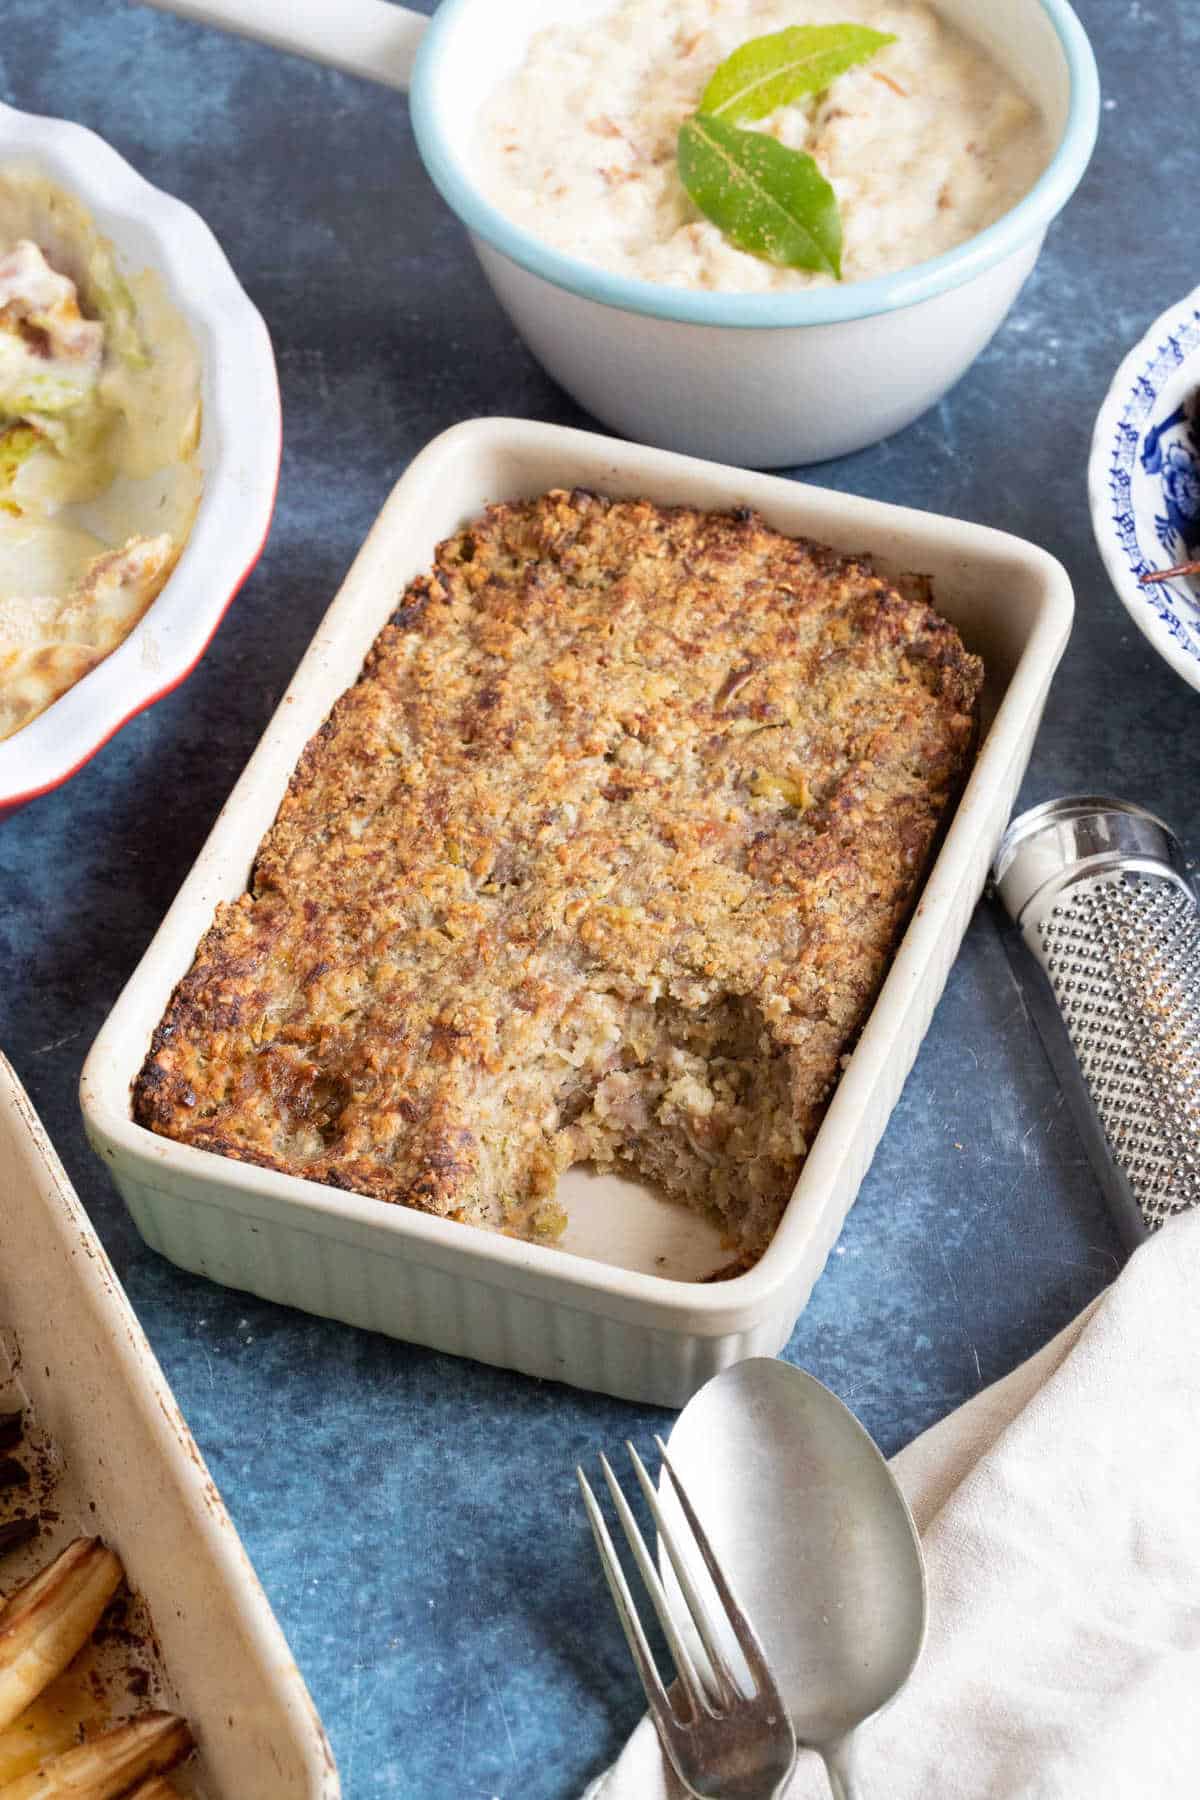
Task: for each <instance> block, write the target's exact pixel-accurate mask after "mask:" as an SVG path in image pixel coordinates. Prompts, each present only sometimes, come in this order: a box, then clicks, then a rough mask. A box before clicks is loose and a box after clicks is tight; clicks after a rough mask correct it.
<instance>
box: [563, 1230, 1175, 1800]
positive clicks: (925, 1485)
mask: <svg viewBox="0 0 1200 1800" xmlns="http://www.w3.org/2000/svg"><path fill="white" fill-rule="evenodd" d="M892 1467H893V1468H894V1470H895V1472H896V1475H897V1478H898V1479H899V1481H900V1484H901V1486H902V1487H903V1489H904V1491H905V1493H906V1494H907V1496H908V1500H909V1503H910V1505H911V1506H912V1508H913V1512H914V1514H915V1515H916V1520H917V1525H918V1527H919V1529H920V1532H921V1537H922V1541H923V1543H924V1546H925V1556H926V1561H927V1565H928V1571H929V1638H928V1642H927V1644H926V1647H925V1653H924V1656H923V1658H922V1660H921V1663H920V1665H919V1666H918V1669H917V1671H916V1674H915V1675H914V1676H913V1679H912V1681H911V1682H910V1683H909V1685H908V1687H907V1688H906V1689H905V1690H904V1692H903V1693H902V1694H901V1696H900V1698H899V1699H898V1700H897V1701H896V1703H895V1704H894V1705H893V1706H892V1707H890V1708H889V1709H888V1711H886V1712H885V1713H883V1714H882V1715H881V1716H880V1717H879V1718H877V1719H875V1720H873V1721H872V1722H871V1723H869V1724H868V1725H866V1726H865V1727H864V1728H863V1730H862V1733H861V1752H860V1776H859V1779H860V1787H861V1795H862V1800H1016V1797H1017V1796H1020V1797H1021V1800H1171V1797H1174V1796H1178V1797H1179V1800H1197V1797H1198V1796H1200V1215H1193V1216H1191V1217H1186V1218H1181V1219H1179V1220H1176V1221H1174V1222H1173V1223H1172V1224H1170V1225H1168V1226H1167V1227H1166V1228H1165V1229H1164V1230H1163V1231H1161V1232H1159V1233H1158V1235H1157V1236H1156V1237H1155V1238H1154V1239H1153V1240H1152V1241H1151V1242H1150V1243H1148V1244H1147V1245H1145V1246H1144V1247H1143V1248H1142V1249H1140V1250H1139V1251H1138V1252H1137V1253H1136V1255H1135V1256H1134V1257H1133V1258H1132V1259H1131V1261H1130V1262H1129V1263H1128V1265H1127V1266H1126V1268H1125V1270H1124V1272H1123V1273H1122V1275H1121V1276H1120V1277H1119V1278H1118V1280H1117V1281H1116V1282H1115V1283H1114V1285H1113V1286H1112V1287H1111V1288H1109V1289H1108V1290H1107V1291H1106V1292H1105V1293H1104V1294H1102V1295H1101V1296H1100V1297H1099V1299H1097V1300H1096V1301H1094V1302H1093V1303H1092V1305H1091V1306H1090V1307H1089V1308H1088V1309H1087V1311H1086V1312H1084V1313H1083V1314H1082V1315H1081V1317H1080V1318H1078V1319H1076V1321H1075V1322H1074V1324H1072V1325H1070V1326H1068V1327H1067V1329H1066V1330H1065V1331H1063V1332H1061V1333H1060V1335H1059V1336H1058V1337H1057V1338H1055V1339H1054V1341H1053V1342H1052V1343H1050V1344H1048V1345H1047V1346H1046V1348H1045V1349H1044V1350H1042V1351H1040V1352H1039V1353H1038V1355H1036V1356H1035V1357H1033V1358H1032V1360H1031V1361H1029V1362H1027V1363H1026V1364H1024V1366H1023V1367H1022V1368H1019V1369H1017V1370H1016V1371H1014V1373H1013V1374H1011V1375H1009V1376H1008V1377H1007V1378H1006V1379H1005V1380H1003V1381H1001V1382H998V1383H997V1385H996V1386H995V1387H992V1388H988V1389H986V1390H985V1391H984V1392H983V1393H981V1394H979V1395H977V1396H976V1397H975V1399H973V1400H971V1401H969V1402H968V1403H967V1404H966V1405H965V1406H963V1407H961V1408H960V1409H959V1410H958V1412H956V1413H953V1414H951V1416H950V1417H949V1418H947V1419H943V1420H942V1421H941V1423H940V1424H938V1425H935V1426H934V1427H933V1429H932V1430H930V1431H927V1432H925V1434H924V1435H923V1436H922V1437H919V1438H917V1439H916V1440H915V1442H914V1443H912V1444H910V1445H909V1446H908V1447H907V1449H905V1450H902V1451H901V1452H900V1454H899V1455H898V1456H897V1457H896V1458H895V1460H894V1462H893V1464H892ZM681 1792H682V1790H681V1789H680V1788H679V1787H678V1784H677V1783H675V1781H674V1779H673V1778H670V1777H669V1776H668V1773H667V1771H666V1769H665V1765H664V1763H663V1758H662V1753H661V1751H660V1749H659V1745H658V1739H657V1737H656V1736H655V1733H654V1729H653V1727H652V1726H651V1724H650V1722H649V1720H648V1719H644V1720H643V1721H642V1723H641V1724H640V1725H639V1726H638V1728H637V1730H636V1731H635V1733H634V1734H633V1737H632V1738H631V1739H630V1741H629V1743H628V1744H627V1745H626V1747H625V1750H624V1752H623V1753H622V1755H621V1757H620V1759H619V1760H618V1762H617V1763H616V1764H615V1765H614V1767H613V1768H612V1769H610V1770H609V1771H608V1773H607V1774H606V1775H603V1776H601V1777H600V1779H599V1780H598V1781H596V1782H594V1783H593V1784H592V1786H591V1787H590V1788H589V1790H588V1794H587V1796H585V1800H667V1797H669V1800H675V1797H676V1796H677V1795H679V1794H681ZM828 1795H829V1788H828V1786H827V1784H826V1782H825V1777H824V1774H823V1771H822V1769H821V1765H820V1763H819V1762H818V1761H817V1760H816V1758H815V1757H813V1756H812V1755H811V1753H808V1752H802V1754H801V1756H800V1759H799V1761H798V1763H797V1766H796V1771H795V1774H794V1775H793V1777H792V1780H791V1782H790V1783H789V1785H788V1787H787V1789H786V1800H828Z"/></svg>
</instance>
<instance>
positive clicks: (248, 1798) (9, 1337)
mask: <svg viewBox="0 0 1200 1800" xmlns="http://www.w3.org/2000/svg"><path fill="white" fill-rule="evenodd" d="M10 1376H11V1379H12V1381H13V1383H14V1384H15V1387H16V1389H18V1390H19V1391H20V1394H21V1395H22V1397H23V1399H24V1401H26V1402H27V1403H28V1406H29V1410H30V1413H31V1415H32V1418H33V1421H34V1424H35V1425H36V1427H37V1429H38V1431H39V1432H44V1433H45V1434H47V1435H48V1437H49V1438H50V1440H51V1442H52V1443H53V1445H54V1448H55V1450H56V1452H57V1453H58V1454H59V1455H60V1456H61V1458H62V1468H61V1473H60V1475H59V1476H58V1478H57V1479H56V1481H55V1487H54V1514H55V1521H54V1525H53V1530H52V1531H50V1532H49V1533H45V1532H44V1533H43V1536H42V1537H41V1538H40V1539H39V1540H38V1542H37V1544H36V1545H35V1546H32V1547H31V1549H30V1550H29V1551H27V1552H24V1553H23V1554H24V1555H25V1556H26V1558H27V1559H28V1558H29V1557H30V1556H32V1558H33V1562H34V1566H40V1564H41V1562H43V1561H45V1560H48V1558H49V1556H50V1554H52V1553H53V1552H54V1551H55V1550H57V1549H58V1548H61V1546H62V1543H64V1542H66V1541H67V1540H69V1538H70V1537H72V1536H74V1535H75V1534H76V1533H78V1532H80V1531H82V1532H86V1533H88V1534H92V1533H99V1534H100V1535H101V1536H102V1537H103V1538H104V1540H105V1542H106V1543H108V1544H109V1545H111V1547H112V1548H113V1549H114V1550H115V1551H116V1552H117V1554H118V1555H119V1556H120V1558H121V1560H122V1562H123V1563H124V1565H125V1571H126V1574H127V1576H128V1579H129V1583H130V1586H131V1587H132V1588H133V1589H134V1590H135V1592H136V1593H138V1594H139V1595H140V1596H141V1597H142V1599H143V1600H144V1601H145V1604H146V1606H147V1608H148V1610H149V1614H150V1620H151V1623H152V1625H153V1629H154V1635H155V1637H156V1639H157V1641H158V1646H159V1649H160V1651H161V1662H162V1665H163V1669H164V1672H165V1680H166V1683H167V1689H168V1691H167V1693H166V1695H165V1696H164V1697H165V1698H166V1699H167V1700H168V1701H169V1703H170V1704H171V1706H172V1707H173V1708H174V1709H175V1710H176V1711H178V1712H182V1713H184V1714H185V1715H186V1716H187V1718H188V1720H189V1722H190V1723H191V1726H192V1729H193V1731H194V1733H195V1735H196V1738H197V1741H198V1744H199V1749H200V1759H199V1763H198V1766H197V1768H196V1770H195V1772H194V1776H193V1778H192V1781H191V1782H190V1783H189V1787H188V1791H189V1792H191V1791H193V1787H194V1790H195V1791H196V1792H198V1793H201V1794H203V1796H204V1800H338V1796H339V1795H340V1793H341V1788H340V1785H339V1782H338V1776H337V1771H336V1769H335V1767H334V1763H333V1756H332V1753H331V1751H330V1748H329V1742H328V1739H327V1738H326V1736H325V1733H324V1731H323V1729H322V1727H321V1723H320V1720H319V1719H318V1717H317V1715H316V1712H315V1710H314V1708H313V1704H312V1701H311V1700H310V1698H309V1696H308V1691H307V1689H306V1688H305V1685H304V1682H303V1680H302V1678H301V1676H300V1672H299V1670H298V1669H297V1667H296V1664H295V1662H294V1660H293V1658H292V1656H291V1653H290V1652H289V1650H288V1647H287V1644H286V1642H285V1640H284V1637H283V1634H282V1632H281V1631H280V1629H279V1626H278V1625H277V1623H276V1621H275V1618H274V1615H273V1614H272V1612H271V1608H270V1606H269V1605H268V1603H267V1598H266V1595H265V1594H264V1593H263V1591H262V1589H261V1587H260V1586H259V1584H258V1579H257V1577H256V1576H255V1574H254V1571H253V1569H252V1568H251V1566H250V1562H249V1560H248V1558H247V1556H246V1553H245V1551H244V1550H243V1548H242V1545H241V1542H240V1540H239V1538H238V1535H237V1532H236V1531H235V1530H234V1527H233V1523H232V1521H231V1519H230V1517H229V1514H228V1513H227V1512H226V1510H225V1507H224V1505H223V1504H222V1502H221V1498H220V1495H219V1494H218V1493H217V1490H216V1487H215V1486H214V1484H213V1480H212V1477H211V1476H210V1475H209V1472H208V1470H207V1469H206V1468H205V1466H204V1460H203V1458H202V1457H201V1455H200V1452H199V1450H198V1449H197V1447H196V1443H195V1440H194V1438H193V1437H192V1435H191V1433H190V1432H189V1430H188V1428H187V1426H186V1424H185V1423H184V1420H183V1417H182V1415H181V1413H180V1411H179V1408H178V1406H177V1405H176V1404H175V1400H174V1398H173V1396H172V1394H171V1391H170V1389H169V1387H168V1386H167V1383H166V1380H165V1378H164V1376H163V1373H162V1370H161V1369H160V1368H159V1366H158V1363H157V1362H156V1361H155V1358H154V1354H153V1352H152V1351H151V1349H150V1346H149V1344H148V1343H147V1341H146V1338H145V1334H144V1333H143V1332H142V1329H141V1327H140V1326H139V1324H138V1322H137V1320H136V1318H135V1317H134V1315H133V1312H132V1310H131V1308H130V1305H129V1302H128V1300H127V1299H126V1298H125V1294H124V1292H123V1290H122V1288H121V1285H120V1283H119V1282H118V1280H117V1278H116V1275H115V1273H114V1272H113V1268H112V1265H111V1263H110V1262H109V1260H108V1257H107V1256H106V1255H105V1252H104V1248H103V1246H102V1245H101V1243H100V1240H99V1238H98V1237H97V1236H96V1233H95V1232H94V1230H93V1229H92V1226H91V1224H90V1223H89V1221H88V1218H87V1215H86V1214H85V1212H84V1210H83V1208H82V1206H81V1205H80V1204H79V1200H78V1198H77V1197H76V1195H75V1192H74V1190H73V1188H72V1187H71V1184H70V1181H69V1180H68V1178H67V1175H66V1171H65V1170H64V1169H63V1166H62V1164H61V1162H60V1161H59V1159H58V1157H57V1156H56V1154H55V1152H54V1149H53V1147H52V1146H51V1144H50V1142H49V1140H48V1139H47V1137H46V1135H45V1132H44V1131H43V1130H42V1127H41V1125H40V1123H39V1121H38V1118H37V1115H36V1114H35V1113H34V1111H33V1108H32V1106H31V1105H30V1102H29V1098H28V1096H27V1095H26V1093H25V1092H24V1090H23V1088H22V1087H21V1085H20V1083H19V1082H18V1080H17V1078H16V1075H15V1074H14V1072H13V1070H12V1068H11V1067H10V1065H9V1064H8V1062H7V1061H6V1060H5V1059H4V1057H3V1056H0V1383H4V1384H5V1385H7V1383H8V1381H9V1379H10ZM14 1563H15V1559H11V1558H10V1559H8V1560H7V1561H6V1564H5V1579H6V1581H7V1580H9V1579H10V1578H11V1579H15V1578H17V1573H18V1572H17V1571H16V1570H15V1568H14V1566H13V1565H14Z"/></svg>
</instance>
